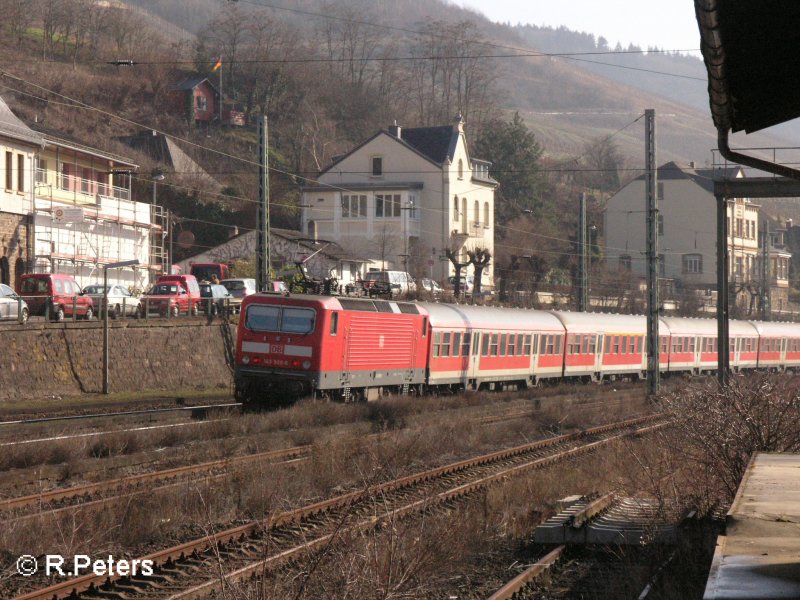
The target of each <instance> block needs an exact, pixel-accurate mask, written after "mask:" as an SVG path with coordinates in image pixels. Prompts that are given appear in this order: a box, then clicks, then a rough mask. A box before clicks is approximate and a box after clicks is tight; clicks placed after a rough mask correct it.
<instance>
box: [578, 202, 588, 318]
mask: <svg viewBox="0 0 800 600" xmlns="http://www.w3.org/2000/svg"><path fill="white" fill-rule="evenodd" d="M578 252H579V253H580V254H579V256H580V266H579V268H578V312H586V311H587V310H588V308H589V282H588V279H589V278H588V277H587V272H586V262H587V261H586V194H585V193H581V198H580V211H579V212H578Z"/></svg>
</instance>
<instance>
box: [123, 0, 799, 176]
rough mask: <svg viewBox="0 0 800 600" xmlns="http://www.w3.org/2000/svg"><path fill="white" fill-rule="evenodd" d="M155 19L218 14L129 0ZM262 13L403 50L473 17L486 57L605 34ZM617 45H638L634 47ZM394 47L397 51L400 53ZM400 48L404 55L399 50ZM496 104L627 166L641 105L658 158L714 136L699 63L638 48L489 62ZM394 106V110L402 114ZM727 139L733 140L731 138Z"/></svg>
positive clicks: (702, 151) (381, 16) (692, 153)
mask: <svg viewBox="0 0 800 600" xmlns="http://www.w3.org/2000/svg"><path fill="white" fill-rule="evenodd" d="M128 3H129V4H132V5H136V6H139V7H141V8H143V9H146V10H149V11H152V12H153V13H154V14H157V15H158V16H159V17H160V18H163V19H164V20H166V21H169V22H171V23H173V24H174V25H176V26H178V27H181V28H184V29H185V30H187V31H189V32H193V33H197V32H199V31H201V30H202V29H203V28H204V27H205V25H206V24H207V22H208V20H210V19H212V18H213V17H214V15H215V14H216V12H217V11H218V10H219V4H218V3H217V2H215V0H192V1H191V6H192V10H186V5H187V3H186V2H184V1H181V0H161V1H159V2H152V0H128ZM268 5H269V6H270V7H274V8H270V9H268V13H269V15H270V18H272V19H274V20H275V21H276V22H281V23H285V24H289V25H291V26H292V27H296V28H298V30H299V31H301V32H303V33H304V34H306V35H307V36H309V37H308V38H307V40H308V39H313V34H314V33H315V32H318V31H319V28H320V27H322V26H324V25H323V24H324V23H325V19H324V18H322V17H320V16H317V15H328V16H329V17H333V18H334V19H336V18H342V17H344V18H346V17H347V16H348V15H349V16H352V15H358V20H359V21H360V22H363V23H375V24H376V25H377V27H375V28H374V29H372V31H383V32H384V34H385V35H388V36H390V37H391V38H393V39H395V40H396V41H397V42H399V43H400V44H401V46H405V48H401V50H406V51H407V49H408V46H409V45H410V44H413V43H414V38H415V36H414V35H412V34H411V33H410V32H411V31H418V30H419V29H420V28H421V26H422V24H424V23H426V22H431V21H434V20H440V21H443V22H446V23H458V22H463V21H472V22H474V23H476V24H477V28H478V30H479V31H480V33H481V34H482V35H483V36H484V37H485V40H486V42H487V43H486V44H485V45H482V46H480V50H481V52H482V53H485V54H489V55H504V56H507V55H509V54H518V53H519V52H520V51H523V52H525V51H528V52H530V51H533V52H543V53H569V52H578V53H579V52H598V51H599V52H604V51H611V50H622V48H616V49H612V48H608V47H607V46H606V45H605V40H603V39H602V38H600V39H599V40H595V38H594V37H593V36H591V35H587V34H585V33H579V32H572V31H569V30H567V29H564V28H559V29H552V28H537V27H533V26H515V27H512V26H510V25H505V24H499V23H493V22H491V21H489V20H488V19H486V18H485V17H484V16H483V15H481V14H478V13H476V12H474V11H471V10H468V9H464V8H461V7H458V6H455V5H452V4H449V3H448V2H446V0H397V1H389V0H370V1H367V0H336V1H328V0H299V1H288V0H276V1H275V2H270V3H269V4H268ZM624 50H629V51H630V50H634V51H635V50H638V49H637V48H635V47H630V48H626V49H624ZM400 53H403V52H402V51H401V52H400ZM406 53H407V52H406ZM493 67H494V71H495V75H496V84H497V86H496V92H495V93H496V100H497V102H496V106H495V110H504V111H519V112H520V113H521V114H522V115H523V116H524V118H525V119H526V121H527V123H528V125H529V126H530V127H531V128H532V129H533V130H534V131H535V132H536V133H537V135H538V136H539V138H540V140H541V141H542V143H543V146H544V150H545V153H546V154H549V155H552V156H557V157H558V156H569V155H575V154H579V153H580V152H581V151H582V150H583V148H584V146H585V144H586V143H587V142H588V141H590V140H593V139H596V138H600V137H605V136H608V135H614V141H615V143H617V144H618V145H619V146H620V148H621V150H622V152H623V154H624V155H625V156H626V157H627V159H628V161H627V162H628V163H629V164H631V165H640V164H641V160H640V156H641V154H642V149H641V146H642V142H641V140H642V137H643V132H642V128H641V127H636V126H634V127H629V128H628V129H626V130H625V131H624V132H621V133H619V134H616V135H615V132H617V131H618V130H619V129H621V128H623V127H625V126H626V125H628V124H629V123H630V122H631V121H633V120H634V119H636V118H637V117H638V116H639V115H641V114H642V112H643V110H644V109H645V108H655V109H656V111H657V123H658V124H657V134H658V136H657V139H658V144H659V160H661V161H662V162H666V161H669V160H677V161H680V162H689V161H695V162H697V163H698V164H706V163H709V162H710V161H711V149H712V148H715V147H716V132H715V131H714V129H713V126H712V123H711V120H710V118H709V116H708V108H707V106H708V96H707V93H706V77H705V69H704V66H703V64H702V61H701V60H700V59H699V58H697V57H693V56H688V55H681V54H674V53H672V54H669V53H660V52H647V53H644V54H619V55H615V54H608V55H600V56H594V55H593V56H584V57H574V58H572V59H567V58H558V59H556V58H546V57H530V58H497V59H495V60H494V65H493ZM402 112H403V111H402V110H400V111H396V113H402ZM793 134H795V131H794V129H793V128H791V127H784V128H780V129H777V130H776V131H775V132H774V134H773V135H756V136H749V137H748V138H745V139H743V140H741V141H739V143H740V144H741V145H743V146H748V147H756V146H758V147H761V146H774V145H786V141H785V140H782V139H779V138H777V137H776V136H780V135H784V136H792V135H793ZM734 141H738V140H736V139H735V138H734Z"/></svg>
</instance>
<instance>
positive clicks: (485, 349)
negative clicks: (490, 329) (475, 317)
mask: <svg viewBox="0 0 800 600" xmlns="http://www.w3.org/2000/svg"><path fill="white" fill-rule="evenodd" d="M489 337H490V335H489V334H488V333H484V334H483V341H482V342H481V356H489Z"/></svg>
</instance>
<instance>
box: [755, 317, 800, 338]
mask: <svg viewBox="0 0 800 600" xmlns="http://www.w3.org/2000/svg"><path fill="white" fill-rule="evenodd" d="M748 323H750V325H752V326H753V327H755V328H756V331H758V334H759V335H770V336H775V337H779V336H800V323H788V322H777V323H776V322H774V321H770V322H766V321H748Z"/></svg>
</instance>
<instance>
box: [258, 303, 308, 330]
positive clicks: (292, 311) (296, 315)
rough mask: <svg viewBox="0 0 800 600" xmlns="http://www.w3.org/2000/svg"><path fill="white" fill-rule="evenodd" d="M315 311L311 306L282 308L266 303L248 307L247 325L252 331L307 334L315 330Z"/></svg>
mask: <svg viewBox="0 0 800 600" xmlns="http://www.w3.org/2000/svg"><path fill="white" fill-rule="evenodd" d="M314 320H315V313H314V311H313V310H311V309H310V308H280V307H278V306H267V305H265V304H251V305H250V306H248V307H247V316H246V317H245V325H246V326H247V328H248V329H249V330H250V331H274V332H282V333H299V334H307V333H311V332H312V331H314Z"/></svg>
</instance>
